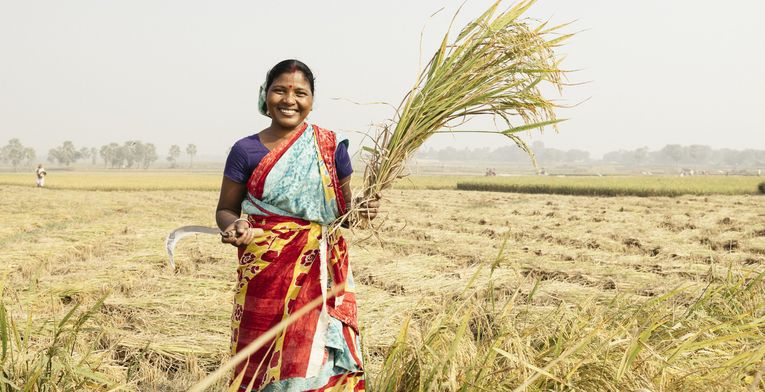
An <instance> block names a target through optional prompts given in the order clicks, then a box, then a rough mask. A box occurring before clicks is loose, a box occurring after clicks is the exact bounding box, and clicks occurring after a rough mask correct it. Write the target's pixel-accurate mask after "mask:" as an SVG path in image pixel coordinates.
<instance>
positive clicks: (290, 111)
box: [279, 109, 297, 116]
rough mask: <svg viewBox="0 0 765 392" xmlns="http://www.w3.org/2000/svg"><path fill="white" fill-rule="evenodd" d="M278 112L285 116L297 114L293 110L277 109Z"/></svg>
mask: <svg viewBox="0 0 765 392" xmlns="http://www.w3.org/2000/svg"><path fill="white" fill-rule="evenodd" d="M279 111H280V112H282V114H285V115H288V116H290V115H293V114H295V113H297V110H295V109H279Z"/></svg>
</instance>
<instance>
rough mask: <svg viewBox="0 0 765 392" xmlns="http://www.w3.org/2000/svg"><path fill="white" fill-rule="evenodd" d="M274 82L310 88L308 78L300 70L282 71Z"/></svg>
mask: <svg viewBox="0 0 765 392" xmlns="http://www.w3.org/2000/svg"><path fill="white" fill-rule="evenodd" d="M273 84H280V85H287V86H294V87H303V88H310V85H309V84H308V79H306V77H305V75H303V73H302V72H300V71H298V70H295V71H292V72H284V73H282V74H281V75H279V76H277V77H276V79H274V82H273Z"/></svg>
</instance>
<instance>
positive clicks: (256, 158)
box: [223, 134, 353, 184]
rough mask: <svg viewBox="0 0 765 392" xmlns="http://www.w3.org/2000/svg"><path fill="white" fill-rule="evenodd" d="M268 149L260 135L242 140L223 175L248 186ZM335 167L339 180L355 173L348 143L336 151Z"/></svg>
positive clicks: (230, 155) (342, 144)
mask: <svg viewBox="0 0 765 392" xmlns="http://www.w3.org/2000/svg"><path fill="white" fill-rule="evenodd" d="M268 152H269V150H268V148H267V147H266V146H265V145H264V144H263V143H261V141H260V137H259V136H258V134H254V135H250V136H247V137H245V138H243V139H240V140H239V141H237V142H236V143H234V146H233V147H231V152H229V154H228V158H226V166H225V168H224V169H223V175H224V176H226V177H228V178H229V179H230V180H231V181H234V182H237V183H240V184H246V183H247V181H248V180H249V179H250V176H251V175H252V172H253V171H254V170H255V168H256V167H258V164H260V161H261V160H262V159H263V157H265V156H266V154H268ZM335 166H336V167H337V178H345V177H348V176H350V175H351V173H353V168H352V167H351V157H350V155H349V154H348V147H347V145H346V143H338V145H337V149H336V150H335Z"/></svg>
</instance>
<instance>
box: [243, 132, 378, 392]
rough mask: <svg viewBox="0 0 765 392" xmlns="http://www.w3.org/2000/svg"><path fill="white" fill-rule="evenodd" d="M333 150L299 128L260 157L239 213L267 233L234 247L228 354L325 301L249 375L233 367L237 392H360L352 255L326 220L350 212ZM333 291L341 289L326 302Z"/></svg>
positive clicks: (259, 356)
mask: <svg viewBox="0 0 765 392" xmlns="http://www.w3.org/2000/svg"><path fill="white" fill-rule="evenodd" d="M336 146H337V140H336V135H335V133H334V132H332V131H329V130H324V129H321V128H319V127H316V126H307V125H304V127H303V128H302V129H301V130H300V131H298V132H296V133H295V135H293V136H292V137H291V139H290V140H289V141H287V142H285V143H283V144H282V145H281V146H279V147H277V148H275V149H274V150H273V151H271V152H269V153H268V154H267V155H266V156H265V157H264V158H263V159H262V161H261V162H260V164H259V165H258V166H257V168H256V169H255V170H254V171H253V173H252V176H251V177H250V180H249V182H248V195H247V198H246V200H245V201H244V202H243V203H242V206H243V210H244V211H245V212H246V213H248V220H249V222H250V224H251V225H252V226H253V227H256V228H260V229H263V231H264V232H265V234H264V236H262V237H259V238H256V239H255V240H254V241H253V242H252V243H251V244H250V245H249V246H247V247H246V248H240V250H239V266H238V268H237V281H238V284H237V287H236V295H235V298H234V312H233V316H232V345H231V347H232V354H233V353H236V352H237V351H239V350H241V349H242V348H243V347H245V346H246V345H247V344H249V343H250V342H252V341H253V340H255V339H256V338H257V337H258V336H260V335H261V334H263V333H264V332H266V331H268V330H269V329H271V328H272V327H274V326H275V325H276V324H278V323H279V322H280V321H282V320H283V319H285V318H287V317H289V315H290V314H292V313H293V312H295V311H296V310H297V309H300V308H301V307H303V306H305V305H306V304H307V303H309V302H311V301H312V300H314V299H315V298H317V297H322V296H325V300H324V305H323V306H322V307H321V308H316V309H314V310H311V311H310V312H309V313H307V314H306V315H305V316H303V317H302V318H301V319H299V320H298V321H297V322H295V323H293V324H291V325H290V326H289V327H287V328H286V329H285V330H283V331H282V332H280V333H279V334H278V335H277V336H276V338H275V339H273V340H272V341H271V342H269V343H268V344H266V345H264V346H263V347H262V348H260V349H259V350H258V351H257V352H255V354H253V355H252V356H251V357H250V358H249V361H248V362H247V365H246V366H247V367H246V370H245V364H244V363H242V364H240V365H239V367H237V369H236V374H237V375H238V374H240V372H242V371H243V370H244V381H243V382H242V384H241V385H242V390H244V388H246V386H247V385H248V384H250V383H251V382H252V384H253V390H261V389H262V390H274V391H283V390H290V391H325V390H343V391H346V390H347V391H363V390H364V372H363V365H362V359H361V352H360V341H359V330H358V322H357V308H356V295H355V290H354V285H353V275H352V273H351V269H350V264H349V260H348V248H347V244H346V242H345V239H344V238H343V236H342V234H341V232H340V231H339V230H335V231H333V232H330V231H329V230H328V224H327V220H328V219H329V217H327V214H328V213H330V215H334V217H336V216H337V215H339V214H343V213H345V209H346V207H345V201H344V200H343V196H342V192H341V191H340V186H339V181H338V178H337V174H336V170H335V163H334V152H335V148H336ZM280 162H281V164H280ZM285 163H289V164H285ZM314 169H315V172H314ZM317 173H318V175H316V174H317ZM269 175H270V177H269ZM312 192H313V193H312ZM285 194H286V196H287V197H285ZM314 194H315V195H314ZM306 195H308V196H306ZM311 195H313V196H311ZM295 200H298V201H300V202H297V203H296V202H294V201H295ZM301 200H302V201H301ZM317 211H319V212H317ZM328 211H329V212H328ZM322 214H323V215H322ZM317 216H318V217H319V218H316V217H317ZM322 216H324V217H322ZM306 218H310V219H316V220H321V222H317V221H312V220H309V219H306ZM322 267H324V268H322ZM338 284H343V285H344V286H345V287H344V289H342V290H340V291H339V292H338V294H337V295H336V296H335V297H332V298H327V297H326V290H328V289H330V288H331V287H332V286H335V285H338Z"/></svg>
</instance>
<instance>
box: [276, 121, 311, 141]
mask: <svg viewBox="0 0 765 392" xmlns="http://www.w3.org/2000/svg"><path fill="white" fill-rule="evenodd" d="M302 127H303V123H301V124H300V125H298V126H297V127H294V128H284V127H280V126H279V125H278V124H276V123H274V122H271V126H270V127H268V131H269V132H270V133H271V134H272V135H273V136H277V137H279V138H283V137H286V136H289V135H292V134H293V133H295V131H297V130H298V129H300V128H302Z"/></svg>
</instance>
